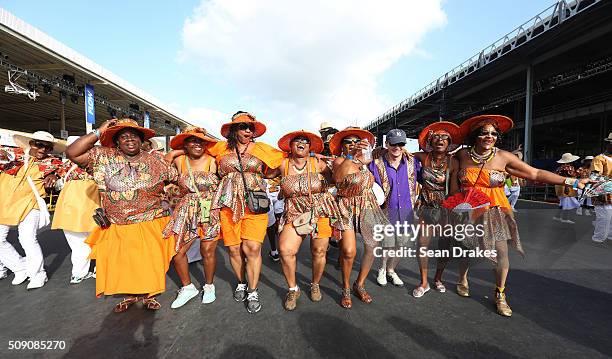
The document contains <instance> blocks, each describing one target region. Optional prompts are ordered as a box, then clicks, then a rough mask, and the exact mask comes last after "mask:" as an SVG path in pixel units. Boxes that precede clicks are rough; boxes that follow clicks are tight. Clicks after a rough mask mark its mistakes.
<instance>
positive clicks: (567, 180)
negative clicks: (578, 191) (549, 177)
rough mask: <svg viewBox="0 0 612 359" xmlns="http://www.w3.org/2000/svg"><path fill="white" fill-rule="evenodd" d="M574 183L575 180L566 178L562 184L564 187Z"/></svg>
mask: <svg viewBox="0 0 612 359" xmlns="http://www.w3.org/2000/svg"><path fill="white" fill-rule="evenodd" d="M576 181H577V180H576V179H575V178H572V177H567V178H565V182H564V183H565V185H566V186H573V185H574V182H576Z"/></svg>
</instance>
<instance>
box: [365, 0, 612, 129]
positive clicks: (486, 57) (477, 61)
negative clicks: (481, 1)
mask: <svg viewBox="0 0 612 359" xmlns="http://www.w3.org/2000/svg"><path fill="white" fill-rule="evenodd" d="M602 1H603V0H574V1H565V0H561V1H558V2H557V3H555V4H553V5H551V6H550V7H548V8H547V9H545V10H544V11H542V12H540V13H539V14H537V15H536V16H534V17H533V18H531V19H530V20H528V21H526V22H525V23H523V24H522V25H520V26H519V27H517V28H516V29H514V30H513V31H511V32H509V33H508V34H506V35H505V36H503V37H501V38H500V39H499V40H497V41H495V42H494V43H492V44H491V45H489V46H487V47H486V48H484V49H483V50H482V51H480V52H479V53H477V54H475V55H474V56H472V57H470V58H469V59H467V60H466V61H464V62H463V63H461V64H460V65H459V66H457V67H455V68H453V69H452V70H450V71H448V72H447V73H446V74H444V75H442V76H440V77H439V78H437V79H436V80H434V81H432V82H431V83H429V84H428V85H427V86H425V87H423V88H422V89H421V90H419V91H417V92H416V93H415V94H413V95H412V96H410V97H408V98H406V99H404V100H403V101H401V102H400V103H399V104H397V105H395V106H393V107H392V108H391V109H390V110H388V111H387V112H385V113H384V114H383V115H381V116H379V117H377V118H376V119H375V120H374V121H372V122H370V123H368V124H367V125H366V126H365V128H366V129H368V130H372V129H374V128H376V127H377V126H378V125H380V124H382V123H383V122H385V121H388V120H392V119H394V118H395V117H396V116H397V115H398V114H400V113H401V112H403V111H405V110H407V109H409V108H411V107H413V106H415V105H416V104H419V103H421V102H424V101H425V100H426V99H427V98H429V97H431V96H432V95H434V94H436V93H439V92H442V93H443V92H444V90H445V89H446V88H447V87H449V86H450V85H452V84H454V83H456V82H458V81H460V80H461V79H463V78H465V77H467V76H469V75H471V74H473V73H474V72H476V71H478V70H480V69H482V68H484V67H486V66H487V65H489V64H491V63H492V62H494V61H496V60H498V59H500V58H502V57H504V56H505V55H507V54H509V53H511V52H512V51H514V50H516V49H517V48H519V47H521V46H522V45H524V44H526V43H529V42H530V41H532V40H534V39H535V38H537V37H539V36H541V35H542V34H544V33H546V32H548V31H550V30H552V29H554V28H556V27H558V26H559V25H560V24H562V23H563V22H565V21H567V20H568V19H570V18H572V17H574V16H576V15H578V14H580V13H582V12H584V11H585V10H587V9H589V8H591V7H592V6H594V5H596V4H598V3H600V2H602ZM523 96H524V94H523Z"/></svg>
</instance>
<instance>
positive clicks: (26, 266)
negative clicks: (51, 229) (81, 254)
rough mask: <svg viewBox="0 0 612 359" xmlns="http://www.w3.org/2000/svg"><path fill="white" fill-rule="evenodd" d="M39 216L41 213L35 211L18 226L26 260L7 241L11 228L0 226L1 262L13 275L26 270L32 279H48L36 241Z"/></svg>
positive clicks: (40, 250)
mask: <svg viewBox="0 0 612 359" xmlns="http://www.w3.org/2000/svg"><path fill="white" fill-rule="evenodd" d="M39 216H40V211H38V210H37V209H33V210H31V211H30V213H28V215H27V216H26V217H25V218H24V219H23V221H22V222H21V223H19V225H18V226H17V230H18V232H19V243H20V244H21V247H22V248H23V250H24V251H25V255H26V256H25V259H24V258H23V257H22V256H20V255H19V253H17V251H16V250H15V248H14V247H13V246H12V245H11V244H10V243H9V242H8V241H7V240H6V238H7V237H8V232H9V226H5V225H0V262H2V263H3V264H4V265H5V266H6V267H7V268H8V269H10V270H11V271H13V273H17V272H20V271H23V270H25V271H26V273H27V274H28V277H30V279H33V278H37V277H38V278H42V277H45V278H46V277H47V273H46V272H45V267H44V258H43V253H42V249H41V248H40V244H38V240H37V239H36V232H37V231H38V218H39Z"/></svg>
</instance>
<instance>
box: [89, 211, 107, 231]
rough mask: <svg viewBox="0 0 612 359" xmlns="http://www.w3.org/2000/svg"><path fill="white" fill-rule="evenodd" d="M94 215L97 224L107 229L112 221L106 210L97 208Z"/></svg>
mask: <svg viewBox="0 0 612 359" xmlns="http://www.w3.org/2000/svg"><path fill="white" fill-rule="evenodd" d="M92 217H93V220H94V222H96V224H97V225H98V226H100V228H102V229H106V228H108V227H110V225H111V222H110V220H109V219H108V217H107V216H106V212H105V211H104V209H103V208H96V210H95V211H94V215H93V216H92Z"/></svg>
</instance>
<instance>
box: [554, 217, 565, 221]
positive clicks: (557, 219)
mask: <svg viewBox="0 0 612 359" xmlns="http://www.w3.org/2000/svg"><path fill="white" fill-rule="evenodd" d="M552 219H553V220H555V221H559V222H563V220H562V219H561V218H559V217H553V218H552Z"/></svg>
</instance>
